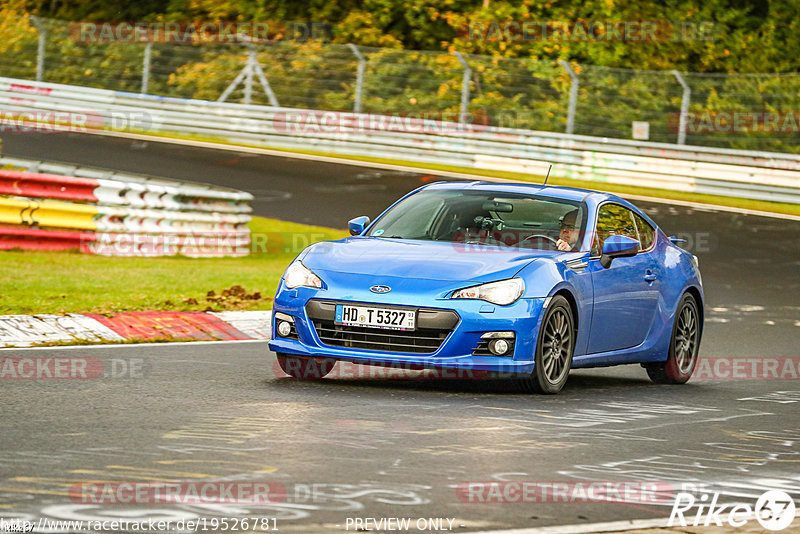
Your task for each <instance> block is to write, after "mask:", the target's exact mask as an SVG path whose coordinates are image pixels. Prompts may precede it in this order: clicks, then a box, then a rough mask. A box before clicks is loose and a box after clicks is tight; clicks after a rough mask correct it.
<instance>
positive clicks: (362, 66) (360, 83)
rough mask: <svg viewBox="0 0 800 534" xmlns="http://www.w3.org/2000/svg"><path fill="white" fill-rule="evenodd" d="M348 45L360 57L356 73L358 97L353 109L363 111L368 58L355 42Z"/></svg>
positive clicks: (357, 111) (356, 111)
mask: <svg viewBox="0 0 800 534" xmlns="http://www.w3.org/2000/svg"><path fill="white" fill-rule="evenodd" d="M347 46H348V47H349V48H350V50H352V52H353V55H355V56H356V59H358V74H357V75H356V97H355V102H354V103H353V111H354V112H355V113H361V97H362V96H363V93H364V71H365V70H366V68H367V60H366V59H365V58H364V55H363V54H362V53H361V51H360V50H359V49H358V47H357V46H356V45H354V44H353V43H347Z"/></svg>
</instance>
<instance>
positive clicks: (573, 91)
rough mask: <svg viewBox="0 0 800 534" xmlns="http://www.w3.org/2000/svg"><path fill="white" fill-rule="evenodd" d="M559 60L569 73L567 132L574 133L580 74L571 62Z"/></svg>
mask: <svg viewBox="0 0 800 534" xmlns="http://www.w3.org/2000/svg"><path fill="white" fill-rule="evenodd" d="M558 62H559V63H560V64H561V66H562V67H564V70H566V71H567V74H569V79H570V82H569V108H568V109H567V133H568V134H572V133H574V131H575V108H576V107H577V105H578V83H579V82H578V75H577V74H575V71H574V70H572V67H571V66H570V64H569V63H567V62H566V61H564V60H563V59H559V60H558Z"/></svg>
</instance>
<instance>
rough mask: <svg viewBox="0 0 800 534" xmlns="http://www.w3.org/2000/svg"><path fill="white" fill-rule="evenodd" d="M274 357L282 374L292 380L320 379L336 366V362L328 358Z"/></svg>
mask: <svg viewBox="0 0 800 534" xmlns="http://www.w3.org/2000/svg"><path fill="white" fill-rule="evenodd" d="M276 356H277V358H278V365H280V366H281V369H283V372H284V373H286V374H287V375H289V376H291V377H294V378H303V379H314V378H322V377H324V376H325V375H327V374H328V373H330V372H331V370H332V369H333V366H334V365H336V360H332V359H330V358H307V357H303V356H290V355H288V354H280V353H279V354H277V355H276Z"/></svg>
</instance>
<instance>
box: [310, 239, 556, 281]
mask: <svg viewBox="0 0 800 534" xmlns="http://www.w3.org/2000/svg"><path fill="white" fill-rule="evenodd" d="M558 254H559V253H557V252H552V251H541V250H525V249H523V250H520V249H515V248H506V247H495V246H486V245H473V244H469V245H467V244H462V243H448V242H440V241H416V240H402V239H390V238H376V237H350V238H347V239H343V240H341V241H327V242H323V243H317V244H316V245H312V246H311V247H309V248H308V249H306V251H305V253H304V254H303V255H301V260H302V262H303V264H305V265H306V267H308V268H309V269H311V270H313V271H331V272H342V273H353V274H370V275H379V276H393V277H400V278H416V279H424V280H445V281H475V282H485V281H490V280H501V279H503V278H510V277H513V276H514V275H515V274H517V273H518V272H519V271H520V269H522V268H523V267H525V266H526V265H528V264H529V263H530V262H531V261H533V260H536V259H538V258H552V257H554V256H556V255H558Z"/></svg>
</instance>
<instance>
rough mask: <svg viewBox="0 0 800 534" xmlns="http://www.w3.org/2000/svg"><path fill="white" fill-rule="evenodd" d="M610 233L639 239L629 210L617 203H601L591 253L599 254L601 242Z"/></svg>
mask: <svg viewBox="0 0 800 534" xmlns="http://www.w3.org/2000/svg"><path fill="white" fill-rule="evenodd" d="M612 235H624V236H628V237H631V238H633V239H639V237H638V236H637V234H636V225H635V224H634V222H633V213H632V212H631V210H629V209H628V208H625V207H623V206H620V205H619V204H603V205H602V206H601V207H600V212H599V213H598V214H597V228H596V232H595V238H594V245H593V246H592V253H593V254H595V255H599V254H600V252H601V251H602V250H603V242H604V241H605V240H606V238H608V237H609V236H612Z"/></svg>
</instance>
